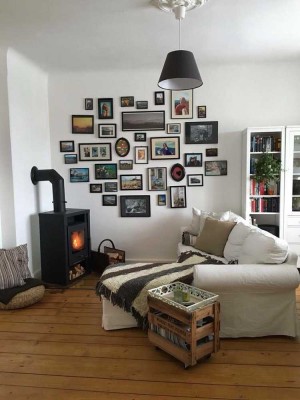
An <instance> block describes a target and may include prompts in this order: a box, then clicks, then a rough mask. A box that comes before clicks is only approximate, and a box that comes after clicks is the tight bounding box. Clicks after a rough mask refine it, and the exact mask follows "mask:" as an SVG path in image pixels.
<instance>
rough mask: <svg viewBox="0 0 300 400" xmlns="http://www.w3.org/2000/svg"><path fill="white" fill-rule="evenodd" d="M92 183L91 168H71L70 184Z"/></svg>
mask: <svg viewBox="0 0 300 400" xmlns="http://www.w3.org/2000/svg"><path fill="white" fill-rule="evenodd" d="M89 181H90V170H89V168H70V182H71V183H82V182H89Z"/></svg>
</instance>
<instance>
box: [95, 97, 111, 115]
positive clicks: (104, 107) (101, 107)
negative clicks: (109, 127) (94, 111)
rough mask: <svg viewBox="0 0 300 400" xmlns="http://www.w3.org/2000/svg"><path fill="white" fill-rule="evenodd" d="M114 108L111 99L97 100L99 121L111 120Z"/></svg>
mask: <svg viewBox="0 0 300 400" xmlns="http://www.w3.org/2000/svg"><path fill="white" fill-rule="evenodd" d="M113 117H114V107H113V99H112V98H109V99H98V118H99V119H113Z"/></svg>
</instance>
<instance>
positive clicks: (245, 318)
mask: <svg viewBox="0 0 300 400" xmlns="http://www.w3.org/2000/svg"><path fill="white" fill-rule="evenodd" d="M207 217H209V219H208V220H207ZM216 220H218V221H233V222H234V224H232V226H233V227H232V228H231V231H230V233H229V235H228V237H226V240H225V238H224V237H223V238H222V239H221V242H222V240H223V242H224V244H225V246H224V244H223V245H222V243H221V248H222V257H221V256H220V254H219V255H218V256H215V255H213V254H212V253H211V252H210V254H209V255H211V256H212V258H215V259H217V260H222V261H223V262H224V263H225V265H214V264H211V265H210V264H208V265H207V264H206V265H203V264H202V265H196V266H195V267H194V274H193V275H194V280H193V285H194V286H197V287H199V288H202V289H205V290H208V291H210V292H213V293H216V294H218V295H219V301H220V303H221V314H220V317H221V329H220V336H221V337H258V336H268V335H286V336H292V337H294V336H296V334H297V331H296V329H297V328H296V296H295V289H296V288H297V287H298V285H299V283H300V275H299V271H298V270H297V261H298V256H297V255H296V254H295V253H292V252H290V251H289V250H288V244H287V243H286V242H285V241H283V240H280V239H278V238H277V237H275V236H273V235H271V234H270V233H268V232H265V231H262V230H260V229H259V228H257V227H254V226H252V225H249V224H247V222H246V221H245V220H243V219H242V218H241V217H239V216H237V215H235V214H233V213H232V212H230V211H227V212H223V213H206V212H204V211H200V210H197V209H195V208H193V216H192V222H191V224H190V225H189V226H188V227H185V228H182V233H183V232H185V233H184V234H183V239H184V243H187V244H184V243H182V242H180V243H179V244H178V255H180V254H181V253H183V252H186V251H200V252H201V254H207V252H205V251H203V249H202V250H199V249H201V246H203V247H204V250H206V249H205V246H207V243H208V247H209V249H211V246H210V244H211V243H212V242H214V241H215V242H216V243H217V242H218V229H219V228H218V227H217V228H214V224H217V222H216ZM209 224H211V226H210V234H211V232H213V235H212V236H207V234H208V226H209ZM221 225H222V224H221ZM223 225H224V224H223ZM216 226H217V225H216ZM204 237H205V239H207V238H209V240H208V241H207V240H206V241H205V240H203V241H202V242H201V240H200V239H201V238H202V239H204ZM219 245H220V243H219ZM194 246H196V248H195V247H194ZM223 247H224V248H223ZM212 248H213V246H212ZM218 251H220V246H219V249H218ZM233 262H238V264H228V263H233ZM226 264H227V265H226ZM102 300H103V303H102V304H103V318H102V325H103V327H104V329H106V330H110V329H122V328H130V327H135V326H137V323H136V320H135V319H134V318H133V317H132V315H131V314H129V313H126V312H125V311H123V310H122V309H120V308H119V307H118V306H113V305H112V304H111V303H110V302H109V301H108V300H106V299H104V298H103V299H102Z"/></svg>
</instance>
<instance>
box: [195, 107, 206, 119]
mask: <svg viewBox="0 0 300 400" xmlns="http://www.w3.org/2000/svg"><path fill="white" fill-rule="evenodd" d="M197 113H198V118H206V106H198V107H197Z"/></svg>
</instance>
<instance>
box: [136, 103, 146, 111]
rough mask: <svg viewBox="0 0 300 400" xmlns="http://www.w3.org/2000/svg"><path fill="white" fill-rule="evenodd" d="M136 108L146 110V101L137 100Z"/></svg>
mask: <svg viewBox="0 0 300 400" xmlns="http://www.w3.org/2000/svg"><path fill="white" fill-rule="evenodd" d="M136 108H137V109H138V110H146V109H147V108H148V101H137V102H136Z"/></svg>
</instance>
